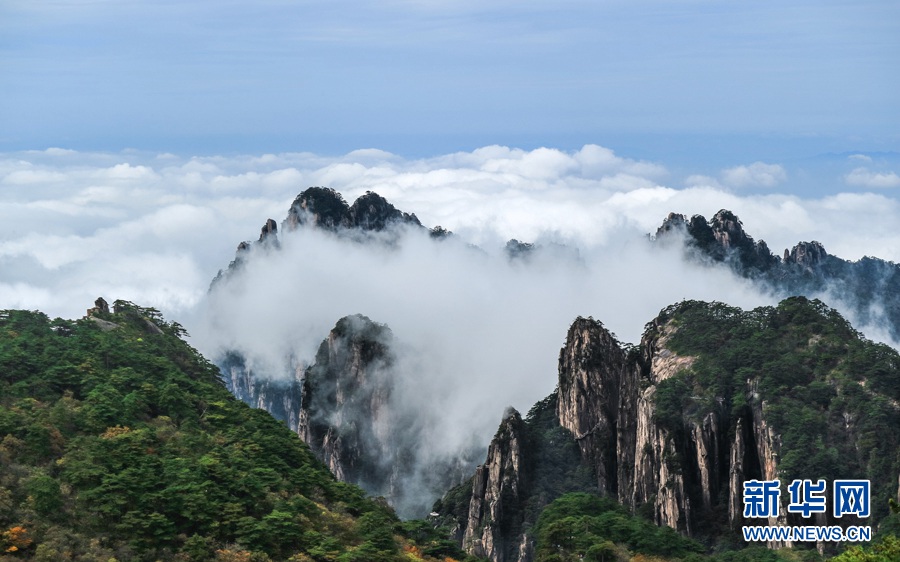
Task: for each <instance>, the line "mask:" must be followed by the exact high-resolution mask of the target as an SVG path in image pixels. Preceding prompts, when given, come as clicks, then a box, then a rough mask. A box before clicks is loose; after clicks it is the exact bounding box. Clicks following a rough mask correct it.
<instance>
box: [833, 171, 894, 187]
mask: <svg viewBox="0 0 900 562" xmlns="http://www.w3.org/2000/svg"><path fill="white" fill-rule="evenodd" d="M844 180H845V181H846V182H847V184H849V185H853V186H858V187H866V188H875V189H891V188H895V187H900V176H898V175H897V174H896V173H894V172H873V171H871V170H869V169H868V168H856V169H855V170H853V171H852V172H850V173H849V174H847V175H846V176H844Z"/></svg>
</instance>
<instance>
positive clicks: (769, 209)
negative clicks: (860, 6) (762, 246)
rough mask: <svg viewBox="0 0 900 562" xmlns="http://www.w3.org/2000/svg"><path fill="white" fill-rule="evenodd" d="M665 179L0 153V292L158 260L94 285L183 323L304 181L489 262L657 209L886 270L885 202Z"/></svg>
mask: <svg viewBox="0 0 900 562" xmlns="http://www.w3.org/2000/svg"><path fill="white" fill-rule="evenodd" d="M785 175H786V172H785V171H784V170H783V169H782V168H781V166H777V165H772V164H763V163H759V162H757V163H755V164H751V165H748V166H739V167H737V168H732V169H730V170H726V171H725V172H723V174H722V181H723V182H725V180H726V177H730V178H731V180H732V181H731V183H730V184H729V185H734V184H735V181H737V182H738V183H740V182H742V181H743V182H746V181H750V180H752V181H755V182H757V185H760V184H765V183H767V182H772V181H775V180H777V179H778V178H783V177H784V176H785ZM668 176H669V172H668V171H667V169H666V168H665V167H664V166H662V165H661V164H659V163H655V162H645V161H639V160H633V159H629V158H624V157H621V156H619V155H617V154H616V153H615V152H613V151H612V150H610V149H608V148H605V147H601V146H596V145H587V146H585V147H583V148H582V149H580V150H577V151H574V152H565V151H560V150H555V149H551V148H541V149H537V150H531V151H527V150H521V149H514V148H508V147H503V146H487V147H483V148H479V149H477V150H473V151H471V152H458V153H453V154H446V155H441V156H436V157H433V158H425V159H414V160H409V159H404V158H402V157H400V156H397V155H395V154H391V153H388V152H385V151H381V150H377V149H366V150H360V151H355V152H353V153H350V154H346V155H343V156H338V157H324V156H318V155H315V154H310V153H285V154H264V155H258V156H252V155H251V156H233V157H221V156H213V157H193V158H185V157H180V156H176V155H172V154H165V155H159V154H142V153H136V152H127V153H118V154H109V153H80V152H79V153H75V152H73V151H67V150H52V151H40V152H27V153H14V154H6V155H0V182H2V183H3V185H4V186H5V187H6V189H3V190H2V191H0V283H6V284H7V285H10V284H12V283H26V284H29V286H31V287H33V288H34V290H35V291H34V292H31V293H28V294H30V295H31V297H29V298H31V299H32V301H33V302H34V304H35V306H37V305H40V306H42V307H44V308H46V309H47V312H48V313H50V314H54V315H64V316H75V315H80V314H81V313H82V309H83V308H85V306H86V305H85V304H84V303H85V302H87V303H90V302H92V301H93V299H94V298H95V297H96V296H97V294H96V293H97V292H98V289H97V287H96V286H94V285H93V283H94V282H95V281H94V280H96V278H97V277H96V275H95V272H96V271H101V272H102V271H103V270H105V269H106V270H112V269H115V264H116V263H124V262H125V261H126V258H128V257H129V256H133V255H142V256H145V257H148V259H149V256H162V258H161V259H163V260H170V261H169V262H167V263H173V264H174V263H177V264H179V265H178V266H177V267H179V268H181V269H183V270H184V271H188V272H190V274H189V275H185V276H183V277H181V278H179V277H178V276H168V275H166V274H164V273H163V272H160V273H159V274H157V275H156V277H158V279H159V280H158V282H157V283H156V284H157V285H159V284H161V283H163V281H162V279H163V278H165V281H164V282H165V283H166V284H171V286H170V287H168V288H167V290H155V289H153V288H152V287H153V284H154V282H153V280H152V278H153V277H154V274H153V273H152V272H148V271H147V270H142V271H143V273H142V275H144V276H148V277H149V280H148V281H146V282H145V281H142V280H139V279H135V280H131V281H129V280H128V279H126V275H125V273H126V272H123V271H121V270H118V269H116V271H118V273H117V274H116V275H115V276H111V277H110V278H109V279H110V282H109V283H106V284H105V285H104V287H106V289H105V290H106V291H109V292H108V294H107V296H108V297H109V298H128V299H130V300H134V301H138V302H143V303H144V304H146V305H149V306H158V307H161V308H163V309H166V307H169V306H172V307H173V308H172V309H171V311H170V313H172V314H181V313H183V312H184V310H185V309H186V308H188V307H190V306H192V305H193V301H191V300H190V299H191V298H192V297H191V295H202V294H203V292H204V291H205V290H206V287H207V284H208V281H209V279H211V278H212V277H213V276H214V275H215V274H216V271H217V270H218V269H219V268H221V267H224V266H225V265H227V263H228V262H229V261H230V260H231V259H232V258H233V252H234V248H235V246H236V245H237V243H238V242H240V241H241V240H247V239H255V238H256V237H257V236H258V233H259V228H260V226H261V225H262V223H263V222H264V221H265V220H266V219H267V218H273V219H275V220H276V221H279V222H280V221H281V220H282V219H283V218H284V216H285V214H286V212H287V208H288V206H289V205H290V202H291V201H292V200H293V198H294V197H295V196H296V195H297V194H298V193H299V192H300V191H302V190H303V189H305V188H306V187H308V186H311V185H325V186H330V187H333V188H335V189H337V190H339V191H340V192H341V193H342V194H343V195H344V197H345V198H346V199H347V200H348V201H350V202H352V201H353V200H354V199H355V198H356V197H358V196H359V195H361V194H363V193H365V192H366V191H368V190H372V191H375V192H377V193H379V194H381V195H383V196H385V197H386V198H387V199H388V200H389V201H391V202H392V203H393V204H394V205H396V206H397V207H398V208H400V209H402V210H404V211H407V212H413V213H416V215H417V216H418V217H419V218H420V220H422V222H423V223H424V224H426V225H428V226H434V225H438V224H440V225H442V226H444V227H445V228H449V229H451V230H453V231H454V232H457V233H458V234H460V235H461V236H462V237H464V238H465V239H466V240H468V241H471V242H473V243H476V244H479V245H481V246H483V247H484V248H486V249H489V250H494V249H496V248H500V247H502V245H503V244H504V243H505V241H506V240H508V239H509V238H518V239H520V240H526V241H533V240H538V239H544V240H549V239H553V240H567V241H569V242H570V243H572V244H575V245H578V246H580V247H582V248H585V249H587V250H590V249H591V248H598V247H606V246H607V245H609V244H613V243H615V241H617V240H618V241H621V240H623V239H635V238H639V237H640V236H642V235H643V234H645V233H648V232H655V230H656V228H657V226H658V225H659V224H660V222H661V221H662V219H663V217H665V216H666V215H667V214H668V213H669V212H671V211H675V212H681V213H686V214H688V215H691V214H694V213H700V214H703V215H705V216H706V217H707V218H708V217H710V216H711V215H712V214H714V213H715V212H716V211H718V210H719V209H722V208H727V209H731V210H732V211H734V212H735V213H737V214H738V215H739V216H740V217H741V219H742V220H743V222H744V225H745V227H746V229H747V230H748V232H749V233H750V234H752V235H753V236H754V237H755V238H757V239H759V238H762V239H765V240H766V241H767V242H768V243H769V245H770V247H771V248H772V250H773V251H774V252H776V253H780V252H781V251H782V250H783V249H785V248H790V247H792V246H793V245H794V244H796V243H797V242H799V241H801V240H813V239H815V240H819V241H821V242H822V243H824V244H825V247H826V248H827V249H828V250H829V251H830V252H832V253H834V254H836V255H839V256H841V257H845V258H848V259H857V258H859V257H862V256H863V255H877V256H880V257H884V258H887V259H892V260H895V261H900V234H898V233H897V232H896V224H898V222H900V209H898V205H897V202H896V200H894V199H891V198H888V197H886V196H882V195H876V194H857V195H851V194H843V195H837V196H831V197H826V198H820V199H804V198H800V197H796V196H791V195H784V194H777V193H768V194H765V195H749V196H743V195H739V194H736V193H731V192H729V191H727V190H726V189H724V188H723V187H721V186H720V183H719V181H718V180H716V179H714V178H710V177H708V176H699V175H694V176H689V177H688V178H687V180H683V183H684V185H687V186H689V187H688V188H685V189H675V188H673V187H672V186H670V185H667V182H666V178H667V177H668ZM748 178H749V179H748ZM679 183H681V182H679ZM863 217H864V218H863ZM863 220H864V221H865V224H866V228H865V229H860V228H859V227H858V225H859V224H860V221H863ZM159 263H162V262H159ZM135 277H137V276H136V275H135ZM113 278H115V279H117V281H116V282H115V283H113V282H112V281H111V280H112V279H113ZM88 280H91V281H88ZM63 287H66V289H63ZM74 293H77V294H78V295H79V296H77V297H76V296H75V295H74ZM17 294H24V293H22V291H21V290H19V291H17ZM10 295H12V292H7V293H6V294H0V307H5V306H19V305H20V303H21V298H18V297H17V299H13V298H12V297H11V296H10ZM37 295H42V296H40V298H38V296H37ZM167 295H169V296H167ZM171 295H179V296H178V297H177V298H170V296H171ZM198 298H199V297H198ZM157 299H159V300H157ZM176 303H177V304H176ZM644 320H645V319H640V322H643V321H644Z"/></svg>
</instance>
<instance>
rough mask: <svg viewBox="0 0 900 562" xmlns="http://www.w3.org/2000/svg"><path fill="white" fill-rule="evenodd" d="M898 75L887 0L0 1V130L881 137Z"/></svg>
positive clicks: (122, 144)
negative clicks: (0, 124)
mask: <svg viewBox="0 0 900 562" xmlns="http://www.w3.org/2000/svg"><path fill="white" fill-rule="evenodd" d="M897 92H900V3H897V2H895V1H892V0H889V1H863V2H843V1H840V2H838V1H821V0H817V1H805V2H776V1H767V0H765V1H760V2H725V1H712V0H690V1H661V0H639V1H624V0H622V1H618V0H616V1H600V2H587V1H585V2H582V1H561V2H553V3H550V2H529V1H517V2H508V1H496V2H484V1H482V2H475V1H468V0H463V1H458V2H451V1H440V0H439V1H432V2H429V1H414V0H409V1H406V0H394V1H382V2H365V1H339V2H327V3H326V2H304V1H300V2H298V1H282V0H261V1H254V2H247V1H205V0H193V1H192V0H186V1H178V2H170V1H156V2H143V1H128V0H123V1H115V0H56V1H53V0H48V1H35V0H27V1H26V0H4V1H3V2H0V122H2V123H3V125H2V127H0V150H3V151H12V150H22V149H43V148H47V147H52V146H61V147H65V148H74V149H78V150H84V149H91V150H107V151H109V150H120V149H123V148H129V147H130V148H139V149H147V150H156V151H174V152H179V153H190V154H212V153H261V152H265V151H276V152H277V151H298V150H306V151H312V152H318V153H329V154H339V153H344V152H348V151H350V150H353V149H357V148H364V147H377V148H382V149H386V150H391V151H393V152H397V153H400V154H403V155H405V156H411V157H419V156H432V155H436V154H439V153H445V152H450V151H453V150H471V149H474V148H477V147H478V146H485V145H489V144H505V145H510V146H518V147H522V148H535V147H539V146H553V147H558V148H563V149H576V148H580V147H581V146H582V145H584V144H586V143H598V144H602V145H604V146H612V147H614V148H617V149H618V150H619V152H621V151H622V149H621V148H620V147H626V148H627V149H628V151H629V153H630V154H629V155H631V156H634V157H640V158H644V157H646V158H653V159H666V160H667V161H669V162H670V165H672V164H675V163H677V162H678V161H679V159H682V160H683V161H684V162H686V163H691V164H695V163H697V162H702V161H703V158H704V157H705V158H707V159H710V160H716V164H722V165H725V164H727V163H729V161H734V160H735V159H736V158H738V157H739V156H738V155H740V156H741V157H743V158H744V160H748V161H752V160H757V159H769V160H773V159H776V158H778V157H779V156H781V158H782V159H784V158H803V157H811V156H815V155H819V154H823V153H842V152H859V151H897V150H898V145H900V95H898V93H897ZM704 152H705V153H706V155H705V156H703V155H702V153H704ZM717 159H718V160H717Z"/></svg>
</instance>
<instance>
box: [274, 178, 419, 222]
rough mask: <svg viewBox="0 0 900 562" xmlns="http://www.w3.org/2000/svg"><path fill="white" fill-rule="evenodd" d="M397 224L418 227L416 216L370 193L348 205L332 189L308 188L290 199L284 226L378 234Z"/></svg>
mask: <svg viewBox="0 0 900 562" xmlns="http://www.w3.org/2000/svg"><path fill="white" fill-rule="evenodd" d="M399 224H407V225H410V226H416V227H422V223H420V222H419V219H418V218H417V217H416V215H413V214H409V213H404V212H402V211H400V210H398V209H397V208H396V207H394V206H393V205H391V204H390V203H388V201H387V200H386V199H385V198H384V197H382V196H380V195H378V194H377V193H374V192H372V191H367V192H366V193H365V195H362V196H361V197H359V198H358V199H357V200H356V201H354V202H353V205H352V206H351V205H348V204H347V202H346V201H344V198H343V197H341V194H340V193H338V192H337V191H335V190H333V189H330V188H327V187H310V188H308V189H306V190H305V191H303V192H302V193H301V194H300V195H298V196H297V198H296V199H294V202H293V203H292V204H291V207H290V209H289V210H288V216H287V219H285V222H284V227H285V228H286V229H288V230H295V229H297V228H298V227H300V226H302V225H311V226H315V227H319V228H323V229H325V230H331V231H338V230H341V229H350V228H358V229H360V230H363V231H381V230H385V229H386V228H388V227H389V226H391V225H399Z"/></svg>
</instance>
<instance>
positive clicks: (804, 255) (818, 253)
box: [783, 240, 828, 271]
mask: <svg viewBox="0 0 900 562" xmlns="http://www.w3.org/2000/svg"><path fill="white" fill-rule="evenodd" d="M827 257H828V252H826V251H825V247H824V246H822V244H821V243H820V242H816V241H815V240H813V241H812V242H800V243H799V244H797V245H796V246H794V247H793V248H791V251H790V252H788V251H787V249H785V250H784V260H783V262H784V263H785V264H795V265H798V266H801V267H804V268H806V269H808V270H810V271H812V270H814V269H815V268H817V267H818V266H819V265H820V264H822V263H824V261H825V258H827Z"/></svg>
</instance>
